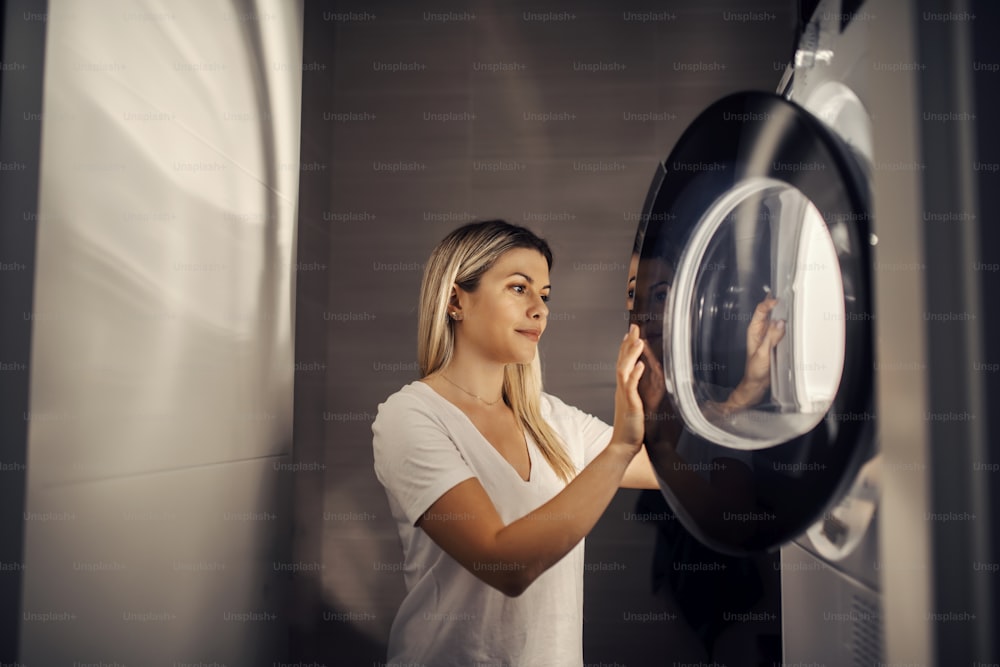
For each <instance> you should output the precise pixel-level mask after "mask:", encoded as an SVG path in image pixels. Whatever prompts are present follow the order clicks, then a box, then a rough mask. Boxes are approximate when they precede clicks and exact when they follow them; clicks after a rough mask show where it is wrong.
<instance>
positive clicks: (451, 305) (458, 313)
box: [448, 283, 463, 320]
mask: <svg viewBox="0 0 1000 667" xmlns="http://www.w3.org/2000/svg"><path fill="white" fill-rule="evenodd" d="M461 291H462V288H461V287H459V286H458V285H457V284H454V283H453V284H452V286H451V296H450V297H449V298H448V317H450V318H451V319H453V320H460V319H462V316H463V313H462V302H461V299H460V298H459V292H461Z"/></svg>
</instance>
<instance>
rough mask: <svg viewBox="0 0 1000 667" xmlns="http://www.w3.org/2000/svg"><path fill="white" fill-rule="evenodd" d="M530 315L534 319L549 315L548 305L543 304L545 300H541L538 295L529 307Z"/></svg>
mask: <svg viewBox="0 0 1000 667" xmlns="http://www.w3.org/2000/svg"><path fill="white" fill-rule="evenodd" d="M531 316H532V317H533V318H535V319H538V318H541V317H546V318H547V317H548V316H549V307H548V306H547V305H545V301H543V300H542V298H541V297H538V299H537V300H536V301H535V303H534V305H533V306H532V307H531Z"/></svg>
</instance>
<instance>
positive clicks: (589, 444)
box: [543, 394, 614, 467]
mask: <svg viewBox="0 0 1000 667" xmlns="http://www.w3.org/2000/svg"><path fill="white" fill-rule="evenodd" d="M543 396H544V398H545V399H546V400H547V402H548V404H549V415H548V416H547V418H548V419H549V420H550V421H551V422H556V423H560V424H562V425H563V428H565V429H567V430H570V431H572V432H573V433H574V434H576V436H577V437H578V438H579V440H580V442H581V443H582V445H583V466H584V467H586V466H588V465H590V462H591V461H593V460H594V459H595V458H597V455H598V454H600V453H601V452H603V451H604V448H605V447H607V446H608V443H609V442H611V433H612V432H613V431H614V428H613V427H612V426H611V425H610V424H608V423H607V422H605V421H603V420H601V419H598V418H597V417H595V416H594V415H591V414H588V413H586V412H584V411H583V410H581V409H579V408H575V407H573V406H572V405H567V404H566V403H564V402H563V401H562V400H560V399H558V398H556V397H555V396H552V395H551V394H544V395H543Z"/></svg>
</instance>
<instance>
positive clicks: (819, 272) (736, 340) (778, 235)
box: [661, 179, 844, 450]
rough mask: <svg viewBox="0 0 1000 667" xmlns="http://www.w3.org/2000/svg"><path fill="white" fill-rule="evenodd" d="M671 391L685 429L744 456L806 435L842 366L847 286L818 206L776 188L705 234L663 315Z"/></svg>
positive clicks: (738, 203) (765, 184)
mask: <svg viewBox="0 0 1000 667" xmlns="http://www.w3.org/2000/svg"><path fill="white" fill-rule="evenodd" d="M661 312H663V329H664V334H665V335H664V336H663V339H662V345H663V348H662V350H663V352H662V354H663V358H664V360H665V364H664V370H665V374H666V378H665V380H666V386H667V387H669V388H671V389H673V391H674V392H675V398H676V400H677V404H678V409H679V411H680V413H681V416H682V417H683V419H684V421H685V422H686V423H687V426H688V427H689V428H690V429H692V431H694V432H695V433H697V434H698V435H700V436H702V437H705V438H707V439H709V440H711V441H713V442H716V443H719V444H722V445H725V446H728V447H732V448H735V449H744V450H746V449H759V448H763V447H769V446H772V445H776V444H780V443H783V442H787V441H789V440H791V439H793V438H795V437H797V436H799V435H802V434H804V433H807V432H809V431H810V430H811V429H812V428H813V427H815V426H816V424H818V423H819V421H820V420H821V419H822V418H823V416H824V415H825V414H826V413H827V411H828V410H829V408H830V406H831V404H832V402H833V399H834V397H835V396H836V393H837V389H838V386H839V383H840V376H841V372H842V370H843V364H844V296H843V282H842V279H841V275H840V268H839V263H838V260H837V255H836V251H835V249H834V247H833V242H832V240H831V239H830V235H829V233H828V232H827V227H826V224H825V223H824V221H823V218H822V216H821V215H820V214H819V212H818V211H817V210H816V207H815V206H813V204H812V203H811V202H810V201H809V200H808V199H806V197H805V196H804V195H803V194H802V193H801V192H799V191H798V190H796V189H794V188H792V187H790V186H789V185H787V184H782V183H779V182H777V181H772V180H768V179H755V180H752V181H748V182H745V183H744V184H743V185H742V186H741V187H738V188H736V189H734V190H732V191H730V192H729V193H727V195H725V196H724V197H722V198H720V199H719V200H718V201H717V202H716V203H715V205H713V206H712V207H711V208H710V209H709V211H708V212H707V213H706V214H705V216H704V217H703V218H702V220H701V222H700V223H699V224H698V225H697V226H696V228H695V230H694V232H693V234H692V237H691V239H690V241H689V243H688V244H687V247H686V248H685V250H684V252H683V253H682V255H681V258H680V262H679V265H678V268H677V275H676V280H675V284H674V289H673V290H672V291H671V294H670V298H669V299H668V300H667V303H666V304H665V306H664V310H663V311H661Z"/></svg>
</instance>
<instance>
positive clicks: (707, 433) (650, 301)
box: [631, 92, 874, 554]
mask: <svg viewBox="0 0 1000 667" xmlns="http://www.w3.org/2000/svg"><path fill="white" fill-rule="evenodd" d="M868 182H869V181H868V175H867V173H866V172H865V167H864V165H863V164H862V163H861V162H859V160H857V159H855V156H854V155H852V153H851V150H850V148H849V147H848V146H847V145H846V144H845V143H844V142H842V141H841V140H840V139H839V138H837V137H836V136H835V135H833V134H832V133H831V132H830V131H829V130H827V129H826V127H825V126H824V125H822V123H821V122H820V121H818V120H817V119H816V118H815V117H814V116H812V115H811V114H809V113H808V112H807V111H805V110H804V109H802V108H801V107H799V106H798V105H796V104H794V103H792V102H789V101H787V100H785V99H784V98H782V97H780V96H777V95H772V94H769V93H763V92H754V93H741V94H737V95H733V96H730V97H727V98H724V99H722V100H720V101H719V102H717V103H715V104H714V105H712V106H711V107H709V108H708V109H707V110H705V111H704V112H703V113H702V114H701V115H700V116H699V117H698V118H697V119H696V120H695V121H694V123H693V124H692V125H691V126H690V127H689V128H688V129H687V131H686V132H685V133H684V134H683V135H682V137H681V139H680V140H679V141H678V143H677V145H676V147H675V148H674V150H673V152H672V153H671V154H670V156H669V157H668V158H667V160H666V161H665V162H664V163H662V164H661V165H659V168H658V169H657V173H656V176H655V177H654V180H653V184H652V186H651V188H650V191H649V195H648V196H647V200H646V204H645V207H644V208H645V210H644V211H643V215H642V218H641V222H640V227H639V232H638V237H637V247H640V244H641V251H640V252H639V256H638V265H637V268H636V282H635V287H634V293H633V294H634V301H633V303H632V311H631V318H632V321H633V322H636V323H637V324H639V326H640V330H641V335H642V338H643V339H645V341H646V350H645V353H644V360H645V363H646V370H645V371H644V374H643V378H642V380H641V382H640V394H641V395H642V400H643V404H644V408H645V412H646V439H645V442H646V448H647V450H648V451H649V455H650V458H651V460H652V462H653V465H654V468H655V470H656V473H657V476H658V477H659V481H660V486H661V489H662V491H663V494H664V495H665V496H666V498H667V500H668V502H669V503H670V505H671V506H672V508H673V509H674V511H675V512H676V514H677V516H678V518H679V519H680V520H681V521H682V522H683V524H684V525H685V527H686V528H687V529H688V530H689V531H690V532H691V533H693V534H694V535H695V536H697V537H698V538H699V539H701V540H702V541H703V542H705V543H706V544H707V545H709V546H711V547H713V548H715V549H717V550H719V551H723V552H727V553H733V554H746V553H753V552H757V551H761V550H768V549H772V548H775V547H777V546H780V545H781V544H783V543H785V542H788V541H789V540H791V539H793V538H795V537H797V536H799V535H801V534H802V533H804V532H805V531H806V529H807V528H809V527H810V526H811V525H813V524H814V523H816V521H817V520H818V519H820V518H822V517H823V516H824V513H825V512H826V511H827V510H828V509H829V508H830V507H831V506H832V505H833V504H834V503H835V502H836V501H837V500H838V499H839V498H840V497H841V496H842V495H843V493H844V492H845V491H846V489H847V487H848V486H849V484H850V482H851V480H852V479H853V477H854V475H855V473H856V472H857V470H858V468H859V467H860V465H861V464H862V463H863V462H864V461H865V460H866V459H867V458H868V457H869V455H870V454H871V452H872V446H873V444H872V434H873V431H874V424H873V415H872V409H873V408H872V396H873V387H872V373H873V368H872V325H873V322H872V307H871V303H870V292H871V288H870V261H869V255H870V252H871V248H870V245H871V243H872V242H873V238H874V237H872V236H871V234H870V232H869V222H870V221H869V210H870V207H869V194H868ZM827 523H830V522H827ZM831 526H833V527H832V528H831V529H832V530H835V529H836V528H835V523H831Z"/></svg>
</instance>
